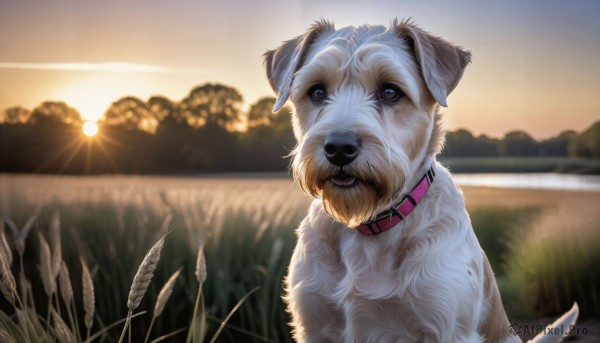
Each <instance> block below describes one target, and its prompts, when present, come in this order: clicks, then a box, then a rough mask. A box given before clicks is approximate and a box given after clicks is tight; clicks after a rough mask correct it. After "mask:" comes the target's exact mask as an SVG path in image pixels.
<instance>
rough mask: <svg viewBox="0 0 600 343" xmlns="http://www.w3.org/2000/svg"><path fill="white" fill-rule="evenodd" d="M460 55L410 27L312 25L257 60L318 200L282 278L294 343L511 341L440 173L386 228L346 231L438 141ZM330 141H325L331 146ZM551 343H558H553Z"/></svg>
mask: <svg viewBox="0 0 600 343" xmlns="http://www.w3.org/2000/svg"><path fill="white" fill-rule="evenodd" d="M469 61H470V54H469V53H468V52H466V51H464V50H462V49H461V48H459V47H457V46H454V45H452V44H450V43H448V42H446V41H444V40H442V39H440V38H438V37H434V36H432V35H430V34H428V33H426V32H425V31H423V30H421V29H419V28H418V27H416V26H414V25H412V24H411V23H409V22H397V21H394V22H393V23H392V24H391V26H390V27H389V28H386V27H383V26H361V27H347V28H343V29H340V30H336V29H335V28H334V26H333V25H332V24H331V23H328V22H319V23H317V24H315V25H314V26H313V27H312V28H310V30H308V31H307V32H306V33H305V34H304V35H301V36H299V37H296V38H294V39H292V40H289V41H287V42H285V43H284V44H283V45H282V46H281V47H279V48H278V49H276V50H272V51H269V52H267V53H266V55H265V63H266V67H267V75H268V78H269V81H270V83H271V85H272V87H273V89H274V90H275V91H276V93H277V94H278V100H277V103H276V105H275V109H274V110H277V109H278V108H280V107H281V106H282V105H283V104H284V103H285V102H286V101H287V99H288V98H290V99H291V100H292V101H293V103H294V107H295V109H296V111H295V114H294V116H293V123H294V133H295V135H296V138H297V140H298V145H297V147H296V149H295V150H294V152H293V162H292V169H293V173H294V177H295V179H296V181H297V182H298V184H299V185H300V186H301V187H302V189H303V190H304V191H306V192H307V193H308V194H310V195H312V196H313V197H315V198H316V200H315V201H314V202H313V204H312V206H311V208H310V211H309V213H308V216H307V217H306V218H305V219H304V221H303V222H302V223H301V224H300V227H299V228H298V231H297V233H298V244H297V246H296V249H295V251H294V254H293V257H292V261H291V264H290V267H289V274H288V276H287V278H286V280H285V285H286V292H287V294H286V296H285V300H286V302H287V303H288V309H289V311H290V313H291V315H292V326H293V329H294V337H295V339H296V340H298V341H300V342H513V341H519V338H518V337H517V336H514V335H512V334H511V333H510V332H509V326H510V324H509V322H508V319H507V317H506V314H505V312H504V309H503V307H502V303H501V301H500V294H499V292H498V288H497V286H496V282H495V279H494V275H493V272H492V270H491V268H490V266H489V263H488V261H487V258H486V256H485V254H484V253H483V251H482V250H481V247H480V245H479V243H478V241H477V238H476V237H475V234H474V232H473V229H472V227H471V222H470V220H469V216H468V214H467V212H466V210H465V205H464V201H463V196H462V193H461V192H460V190H459V189H458V188H457V187H456V185H455V184H454V182H453V181H452V178H451V176H450V174H449V172H448V171H447V170H446V169H445V168H444V167H443V166H442V165H440V164H437V166H436V171H437V173H436V174H437V176H436V179H435V181H434V182H433V183H432V185H431V187H430V188H429V190H428V191H427V193H426V195H425V197H424V198H423V199H422V200H421V202H420V203H419V204H418V206H417V207H416V208H415V209H414V211H412V212H411V213H410V214H409V215H408V216H407V217H406V218H405V219H404V220H402V221H400V223H398V224H397V225H396V226H395V227H394V228H392V229H391V230H389V231H386V232H383V233H381V234H379V235H376V236H365V235H362V234H360V233H359V232H358V231H357V230H354V229H352V228H355V227H357V226H359V225H360V224H361V223H363V222H366V221H369V220H372V219H374V218H375V217H376V216H377V215H378V214H379V213H381V212H383V211H386V210H388V209H389V208H390V207H391V206H394V205H395V204H397V203H398V202H399V201H400V200H401V199H402V198H403V197H404V196H405V195H406V194H408V193H409V192H410V190H411V189H412V187H414V186H415V185H416V184H417V182H418V181H419V180H420V179H421V178H422V177H423V175H424V173H425V172H426V170H427V169H428V168H429V166H430V165H431V162H432V161H435V155H436V154H437V153H439V151H440V150H441V148H442V145H443V132H442V129H441V127H440V125H441V124H440V115H439V114H438V109H439V105H443V106H445V105H446V97H447V96H448V94H449V93H450V92H451V91H452V90H453V89H454V87H455V86H456V85H457V83H458V81H459V80H460V78H461V76H462V74H463V71H464V69H465V67H466V66H467V64H468V63H469ZM328 142H333V143H328ZM553 338H554V341H558V338H557V337H553Z"/></svg>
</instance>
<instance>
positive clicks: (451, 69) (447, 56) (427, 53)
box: [394, 21, 471, 107]
mask: <svg viewBox="0 0 600 343" xmlns="http://www.w3.org/2000/svg"><path fill="white" fill-rule="evenodd" d="M394 24H395V26H396V28H397V30H398V33H399V34H400V36H401V37H404V38H407V39H409V41H412V43H413V49H414V53H415V57H416V58H417V62H418V63H419V65H420V66H421V74H422V75H423V79H424V80H425V84H426V85H427V88H429V92H430V93H431V95H433V97H434V98H435V100H436V101H437V102H438V103H439V104H440V105H442V106H444V107H448V104H447V102H446V97H447V96H448V95H449V94H450V92H452V90H453V89H454V87H456V85H457V84H458V81H460V78H461V77H462V75H463V72H464V71H465V68H466V66H467V65H468V64H469V62H471V53H470V52H468V51H465V50H462V49H461V48H459V47H457V46H455V45H452V44H451V43H449V42H447V41H445V40H443V39H441V38H439V37H436V36H433V35H431V34H429V33H427V32H425V31H423V30H422V29H420V28H419V27H417V26H415V25H413V24H411V23H410V22H406V21H403V22H401V23H397V22H396V23H394Z"/></svg>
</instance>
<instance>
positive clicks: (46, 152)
mask: <svg viewBox="0 0 600 343" xmlns="http://www.w3.org/2000/svg"><path fill="white" fill-rule="evenodd" d="M274 103H275V98H272V97H265V98H262V99H259V100H258V101H256V102H255V103H254V104H252V105H251V106H249V108H248V109H247V110H243V109H242V105H243V97H242V95H241V94H240V93H239V92H238V91H237V90H236V89H235V88H233V87H230V86H227V85H223V84H219V83H206V84H203V85H200V86H198V87H195V88H194V89H192V90H191V91H190V93H189V94H188V95H187V96H186V97H185V98H183V99H182V100H181V101H173V100H171V99H168V98H167V97H164V96H153V97H150V98H149V99H148V100H142V99H139V98H137V97H133V96H126V97H123V98H120V99H118V100H116V101H115V102H113V103H112V104H111V105H110V106H109V107H108V108H107V109H106V111H105V112H104V115H103V117H102V119H101V120H100V122H99V124H100V133H99V134H98V136H97V137H93V138H86V137H84V136H83V135H82V132H81V125H82V122H83V120H82V118H81V115H80V114H79V113H78V112H77V110H75V109H74V108H72V107H70V106H69V105H68V104H66V103H64V102H57V101H46V102H43V103H42V104H40V105H39V106H37V107H35V108H34V109H33V110H31V111H30V110H28V109H26V108H24V107H21V106H15V107H11V108H8V109H6V110H5V111H4V112H3V113H0V143H1V147H0V172H22V173H29V172H38V173H66V174H97V173H197V172H247V171H255V172H258V171H283V170H286V169H287V167H288V164H289V160H288V159H285V158H284V157H285V156H287V155H288V154H289V152H290V151H291V150H292V149H293V147H294V145H295V140H294V136H293V132H292V125H291V121H290V116H291V109H290V108H289V107H284V108H282V109H281V110H280V111H278V112H277V113H272V111H271V109H272V108H273V105H274ZM443 156H447V157H457V156H461V157H477V156H572V157H584V158H596V159H598V158H600V121H599V122H597V123H595V124H594V125H592V126H591V127H590V128H589V129H587V130H585V131H584V132H581V133H576V132H574V131H565V132H563V133H561V134H560V135H559V136H557V137H555V138H552V139H548V140H542V141H537V140H535V139H534V138H532V137H531V136H530V135H529V134H527V133H526V132H524V131H512V132H509V133H507V134H506V135H505V136H504V137H503V138H501V139H495V138H490V137H487V136H485V135H480V136H474V135H473V134H472V133H471V132H469V131H467V130H457V131H452V132H448V134H447V143H446V148H445V150H444V153H443Z"/></svg>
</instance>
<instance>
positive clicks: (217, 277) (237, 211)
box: [0, 175, 600, 342]
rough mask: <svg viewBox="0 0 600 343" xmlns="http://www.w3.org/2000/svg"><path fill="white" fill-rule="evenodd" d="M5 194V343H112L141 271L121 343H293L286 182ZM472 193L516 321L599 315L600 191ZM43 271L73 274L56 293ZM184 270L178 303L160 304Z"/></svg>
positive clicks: (160, 181)
mask: <svg viewBox="0 0 600 343" xmlns="http://www.w3.org/2000/svg"><path fill="white" fill-rule="evenodd" d="M0 189H1V191H0V215H2V219H3V221H2V223H3V224H0V225H1V226H0V234H1V235H0V238H2V240H1V241H0V243H2V244H0V252H2V254H0V256H1V257H2V265H3V266H6V267H5V268H3V269H2V273H3V274H2V283H1V284H0V286H2V292H3V296H0V310H1V311H0V341H2V342H4V341H5V340H6V341H9V342H10V339H9V338H7V337H13V338H15V339H16V341H17V342H44V341H48V342H53V341H64V340H65V339H66V338H64V337H67V338H69V339H71V340H72V341H74V342H83V341H97V342H117V341H118V340H119V338H120V337H121V334H122V333H123V332H125V331H124V330H123V329H124V325H125V324H124V320H125V319H126V317H127V315H128V312H129V311H130V309H131V306H129V307H128V300H131V295H130V288H131V286H132V282H133V283H134V284H135V283H136V282H134V276H135V275H136V272H137V271H138V267H139V266H140V264H142V267H144V266H146V267H148V266H149V265H150V266H152V267H156V269H155V270H154V269H152V270H148V268H146V269H145V270H146V275H147V276H148V275H151V274H154V275H153V277H152V278H151V280H148V279H149V278H146V281H149V284H148V289H147V291H146V292H145V294H143V297H142V298H141V302H140V303H139V305H138V306H137V307H135V309H133V310H132V311H131V312H132V315H133V318H131V323H130V325H129V329H130V331H128V332H127V333H126V334H125V335H124V341H129V340H131V341H132V342H144V341H148V342H150V341H162V342H183V341H186V337H188V336H189V341H202V340H201V336H202V337H205V340H206V341H211V340H213V341H218V342H241V341H243V342H289V341H290V336H289V328H288V327H287V324H286V323H287V321H288V317H287V314H286V313H285V311H284V307H283V304H282V303H281V301H280V296H281V293H282V292H283V290H282V288H281V279H282V277H283V275H284V274H285V272H286V266H287V264H288V262H289V258H290V256H291V252H292V249H293V246H294V242H295V237H294V233H293V230H294V228H295V227H296V226H297V225H298V223H299V222H300V220H301V219H302V217H303V216H304V213H305V210H306V207H307V206H308V204H309V202H310V199H309V198H308V197H306V196H305V195H303V194H302V193H301V192H300V191H299V189H298V188H297V186H295V185H294V184H293V183H292V181H291V180H289V179H287V178H259V177H252V178H242V177H229V178H219V177H210V178H185V177H142V176H138V177H126V176H98V177H67V176H29V175H0ZM464 193H465V197H466V201H467V206H468V208H469V212H470V214H471V218H472V221H473V225H474V227H475V230H476V233H477V235H478V237H479V239H480V242H481V244H482V246H483V248H484V250H486V252H487V253H488V256H489V257H490V261H491V262H492V265H493V268H494V270H495V272H496V275H497V278H498V282H499V285H500V287H501V292H502V295H503V300H504V303H505V304H506V306H507V310H508V311H509V316H510V317H511V319H514V318H516V319H519V320H521V319H522V320H535V319H539V318H551V317H553V316H555V315H556V314H558V313H562V312H564V311H565V310H566V309H568V308H569V307H570V306H571V304H572V302H573V301H577V302H578V303H579V305H580V308H581V310H582V317H583V318H584V320H585V319H586V318H587V319H589V318H600V287H599V286H600V276H599V275H600V250H599V249H598V246H599V244H600V212H599V211H598V204H599V203H600V193H597V192H596V193H594V192H562V191H561V192H559V191H527V190H510V189H486V188H464ZM165 234H166V236H164V235H165ZM57 237H58V239H57ZM161 237H164V248H163V249H162V252H161V253H160V259H159V260H158V262H156V257H157V256H154V257H155V258H154V262H153V263H147V262H148V261H149V260H148V259H146V260H145V258H144V257H145V255H146V253H147V252H148V251H149V250H150V249H151V248H152V247H153V245H155V243H156V242H157V241H159V240H160V239H161ZM46 242H48V243H46ZM153 251H154V252H155V253H156V252H157V251H156V249H154V250H153ZM150 255H152V254H150ZM198 257H200V262H203V261H205V263H206V273H205V275H206V279H205V280H204V278H203V277H202V275H204V272H203V268H202V266H203V264H202V263H197V262H198V260H199V259H198ZM143 260H145V263H142V261H143ZM48 261H52V262H55V261H57V262H58V265H59V266H60V265H61V263H60V261H64V267H63V269H65V270H66V272H68V275H66V276H64V275H62V274H61V275H59V276H58V279H60V282H58V283H57V282H56V279H57V275H58V274H59V273H58V272H56V274H54V273H47V272H46V273H45V271H47V270H51V271H55V270H58V269H60V268H56V267H55V266H54V265H53V264H52V263H51V264H50V265H48ZM82 261H83V262H82ZM84 264H85V265H86V266H87V267H88V269H89V276H90V279H91V283H92V285H93V295H94V296H95V301H94V305H95V307H94V309H93V310H94V311H93V313H92V314H91V315H90V314H89V310H90V304H89V301H88V302H87V304H86V303H85V301H84V299H85V298H86V296H87V298H89V285H88V286H87V289H86V287H83V285H82V284H83V283H85V282H83V280H85V276H86V275H87V273H86V272H85V269H86V268H85V267H83V265H84ZM198 266H199V267H200V268H199V269H200V270H197V267H198ZM180 268H181V274H179V275H178V277H177V278H176V279H174V281H173V282H174V284H172V283H171V286H172V287H173V288H172V293H171V294H170V297H166V296H165V294H164V293H163V294H162V295H159V292H160V291H161V288H162V287H163V285H165V283H166V282H167V280H168V279H169V278H170V277H171V276H172V275H173V274H174V273H176V272H177V270H179V269H180ZM140 269H143V268H140ZM64 273H65V272H63V274H64ZM48 274H49V275H48ZM198 274H200V276H198ZM8 276H14V279H15V281H14V283H13V284H11V283H10V282H9V281H10V278H9V277H8ZM6 280H9V281H6ZM65 280H68V281H69V282H68V283H70V284H71V286H72V289H73V297H72V300H69V298H68V296H66V295H65V294H64V293H63V290H64V287H65V286H64V284H66V282H65ZM88 280H89V279H88ZM136 280H138V278H136ZM52 281H54V288H52V287H51V285H52ZM138 281H139V280H138ZM138 286H139V285H138ZM11 287H12V288H11ZM134 288H135V287H134ZM138 288H139V287H138ZM138 288H136V290H139V289H138ZM11 289H14V292H12V291H11ZM200 289H201V290H202V291H201V292H199V290H200ZM11 292H12V293H11ZM138 293H139V292H138ZM11 294H12V295H13V296H14V298H15V299H16V300H15V301H13V302H14V304H15V305H12V304H11V302H10V301H9V299H10V298H11ZM138 295H139V294H138ZM138 298H139V297H138ZM138 300H139V299H138ZM157 303H158V304H161V305H164V310H162V311H161V312H160V313H159V314H158V315H157V314H156V309H155V305H156V304H157ZM65 304H68V305H65ZM130 305H131V303H130ZM195 305H197V309H195ZM86 317H88V318H86ZM153 317H156V319H155V320H153ZM86 319H87V320H86ZM547 322H548V321H547V320H546V321H544V322H542V324H546V323H547ZM88 327H89V330H88V329H87V328H88ZM3 335H4V336H3ZM192 336H193V337H192Z"/></svg>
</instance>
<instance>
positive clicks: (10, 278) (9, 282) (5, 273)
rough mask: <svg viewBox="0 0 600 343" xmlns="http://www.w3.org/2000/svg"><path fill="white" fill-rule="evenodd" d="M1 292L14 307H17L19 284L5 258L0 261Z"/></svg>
mask: <svg viewBox="0 0 600 343" xmlns="http://www.w3.org/2000/svg"><path fill="white" fill-rule="evenodd" d="M0 292H2V295H4V297H5V298H6V300H8V301H9V302H10V303H11V304H12V305H15V297H16V294H17V283H16V282H15V277H14V275H13V274H12V272H11V271H10V267H9V266H8V265H7V263H6V261H5V260H4V258H1V259H0Z"/></svg>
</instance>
